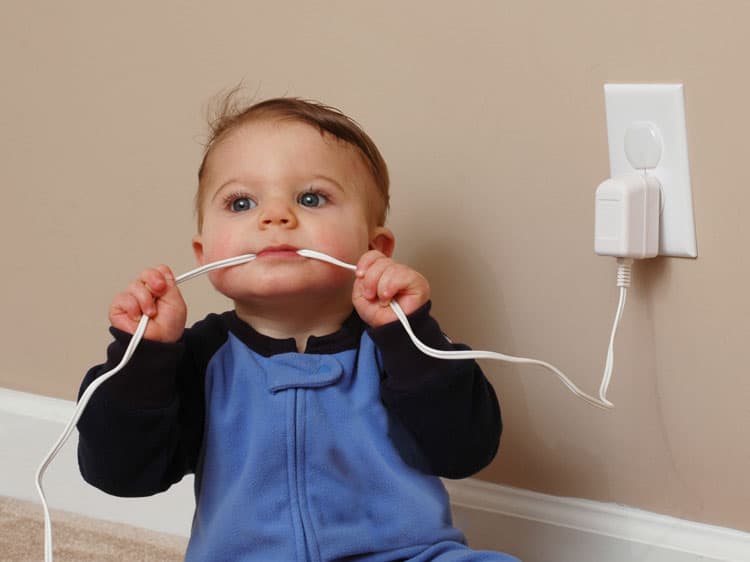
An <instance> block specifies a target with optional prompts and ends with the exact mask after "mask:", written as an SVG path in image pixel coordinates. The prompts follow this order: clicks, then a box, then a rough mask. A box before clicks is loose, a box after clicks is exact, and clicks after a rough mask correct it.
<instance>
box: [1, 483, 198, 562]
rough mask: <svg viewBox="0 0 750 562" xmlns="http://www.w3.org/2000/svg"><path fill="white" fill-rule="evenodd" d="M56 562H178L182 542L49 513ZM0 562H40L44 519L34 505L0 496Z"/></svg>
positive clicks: (58, 513)
mask: <svg viewBox="0 0 750 562" xmlns="http://www.w3.org/2000/svg"><path fill="white" fill-rule="evenodd" d="M52 533H53V539H54V541H53V548H54V551H53V552H54V559H55V562H110V561H111V562H115V561H116V562H122V561H128V562H130V561H134V562H137V561H143V562H169V561H178V560H182V559H183V555H184V553H185V547H186V546H187V539H186V538H184V537H179V536H174V535H167V534H161V533H156V532H153V531H148V530H145V529H139V528H137V527H130V526H128V525H120V524H117V523H109V522H106V521H101V520H98V519H90V518H87V517H82V516H80V515H76V514H73V513H66V512H61V511H53V513H52ZM0 560H1V561H2V562H27V561H34V562H41V561H43V560H44V515H43V514H42V508H41V507H40V506H39V505H38V504H35V503H31V502H25V501H21V500H17V499H15V498H8V497H4V496H0Z"/></svg>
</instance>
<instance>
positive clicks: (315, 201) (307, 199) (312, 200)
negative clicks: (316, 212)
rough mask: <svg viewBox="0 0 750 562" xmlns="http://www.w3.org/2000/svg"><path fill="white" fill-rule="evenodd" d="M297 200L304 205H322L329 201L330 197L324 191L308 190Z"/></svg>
mask: <svg viewBox="0 0 750 562" xmlns="http://www.w3.org/2000/svg"><path fill="white" fill-rule="evenodd" d="M297 202H298V203H299V204H300V205H302V206H303V207H322V206H323V205H325V204H326V203H327V202H328V199H327V198H326V196H325V195H323V194H322V193H318V192H316V191H306V192H305V193H303V194H302V195H300V196H299V198H298V199H297Z"/></svg>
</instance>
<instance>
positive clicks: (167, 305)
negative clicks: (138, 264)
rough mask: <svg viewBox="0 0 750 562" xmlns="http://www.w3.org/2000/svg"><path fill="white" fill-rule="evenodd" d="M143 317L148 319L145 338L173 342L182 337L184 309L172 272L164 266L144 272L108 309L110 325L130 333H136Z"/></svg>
mask: <svg viewBox="0 0 750 562" xmlns="http://www.w3.org/2000/svg"><path fill="white" fill-rule="evenodd" d="M143 314H145V315H147V316H148V317H149V318H150V321H149V323H148V326H147V327H146V333H145V334H144V337H145V338H146V339H149V340H153V341H160V342H176V341H177V340H179V339H180V337H181V336H182V332H183V330H184V329H185V321H186V319H187V307H186V306H185V301H184V300H183V298H182V293H180V290H179V289H178V288H177V284H176V283H175V279H174V275H173V274H172V270H171V269H169V267H167V266H166V265H160V266H158V267H155V268H149V269H145V270H143V271H142V272H141V274H140V275H139V276H138V278H137V279H136V280H135V281H133V282H132V283H131V284H130V285H129V286H128V288H127V289H125V290H124V291H123V292H122V293H119V294H118V295H116V296H115V298H114V299H113V300H112V305H111V306H110V307H109V321H110V322H111V323H112V326H114V327H115V328H119V329H120V330H123V331H125V332H128V333H130V334H132V333H133V332H135V330H136V328H137V326H138V322H139V321H140V319H141V316H142V315H143Z"/></svg>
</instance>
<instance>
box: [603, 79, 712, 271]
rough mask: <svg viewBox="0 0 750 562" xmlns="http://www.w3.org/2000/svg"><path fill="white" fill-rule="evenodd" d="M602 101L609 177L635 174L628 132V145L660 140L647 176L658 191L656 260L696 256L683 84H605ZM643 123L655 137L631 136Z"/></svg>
mask: <svg viewBox="0 0 750 562" xmlns="http://www.w3.org/2000/svg"><path fill="white" fill-rule="evenodd" d="M604 100H605V105H606V108H607V135H608V137H609V166H610V173H611V175H612V177H616V176H620V175H623V174H632V173H633V172H634V171H635V169H634V168H633V166H632V165H631V163H630V161H629V159H628V156H627V155H626V151H625V136H626V132H627V131H628V130H629V129H630V130H631V137H630V138H631V141H630V142H631V144H632V142H633V141H632V139H633V138H635V139H636V142H637V140H638V138H643V139H644V142H645V141H648V142H649V143H653V142H655V141H654V138H656V139H657V141H656V142H658V141H660V142H661V149H662V150H661V157H660V158H659V159H658V164H656V167H655V168H653V169H650V170H648V171H647V172H646V173H648V174H649V175H653V176H656V178H657V179H658V180H659V182H660V183H661V187H662V198H663V199H662V213H661V220H660V229H659V255H662V256H678V257H686V258H695V257H697V256H698V250H697V247H696V241H695V221H694V218H693V196H692V192H691V188H690V166H689V162H688V148H687V131H686V127H685V98H684V95H683V90H682V84H605V85H604ZM644 124H648V125H650V127H652V128H653V129H655V134H654V135H653V136H650V135H643V136H641V137H639V135H635V136H633V135H632V131H633V127H634V126H635V127H636V128H640V130H641V131H642V130H643V128H644ZM646 128H647V129H648V127H646ZM647 137H648V138H647ZM636 148H637V146H636ZM652 148H653V147H652V146H648V147H645V148H644V150H652ZM631 155H632V147H631Z"/></svg>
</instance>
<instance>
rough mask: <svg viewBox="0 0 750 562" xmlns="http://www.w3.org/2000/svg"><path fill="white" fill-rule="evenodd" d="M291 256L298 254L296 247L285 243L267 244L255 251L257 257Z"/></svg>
mask: <svg viewBox="0 0 750 562" xmlns="http://www.w3.org/2000/svg"><path fill="white" fill-rule="evenodd" d="M292 256H299V254H297V248H295V247H294V246H288V245H286V244H284V245H281V246H268V247H266V248H263V249H262V250H261V251H260V252H258V253H257V257H259V258H266V257H292Z"/></svg>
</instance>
